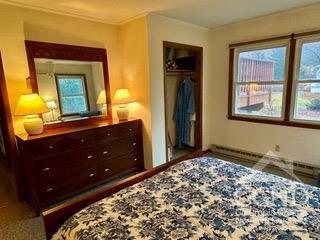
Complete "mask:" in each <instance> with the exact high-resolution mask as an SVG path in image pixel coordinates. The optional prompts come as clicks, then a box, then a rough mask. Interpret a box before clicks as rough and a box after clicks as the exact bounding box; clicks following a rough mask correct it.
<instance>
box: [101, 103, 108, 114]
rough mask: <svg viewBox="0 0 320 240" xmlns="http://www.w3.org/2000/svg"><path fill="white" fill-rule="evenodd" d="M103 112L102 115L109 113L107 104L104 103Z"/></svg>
mask: <svg viewBox="0 0 320 240" xmlns="http://www.w3.org/2000/svg"><path fill="white" fill-rule="evenodd" d="M101 114H102V115H107V104H102V107H101Z"/></svg>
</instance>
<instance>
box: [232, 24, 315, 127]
mask: <svg viewBox="0 0 320 240" xmlns="http://www.w3.org/2000/svg"><path fill="white" fill-rule="evenodd" d="M317 37H319V39H320V30H319V31H312V32H302V33H298V34H295V33H292V34H290V35H283V36H277V37H273V38H267V39H260V40H255V41H249V42H240V43H235V44H230V45H229V83H228V84H229V87H228V111H227V119H229V120H236V121H245V122H254V123H263V124H273V125H281V126H289V127H300V128H311V129H320V121H319V122H318V121H309V120H307V121H304V120H300V119H299V120H296V119H294V118H293V114H294V112H293V111H294V104H295V102H294V101H295V97H296V96H295V94H296V91H295V90H296V84H295V83H294V78H295V77H296V76H297V75H296V74H297V71H299V69H298V67H297V66H299V64H298V63H297V62H300V58H299V57H297V54H298V52H299V49H297V48H298V46H299V41H302V40H306V39H313V38H317ZM281 41H289V42H290V44H289V48H287V54H288V56H287V58H286V60H287V63H286V65H287V79H286V80H287V84H286V89H284V90H283V99H282V100H283V101H284V105H283V106H282V108H283V109H284V118H273V117H272V118H270V117H268V116H267V117H265V116H255V115H246V114H234V112H235V109H234V104H235V101H234V96H235V95H234V93H235V87H234V81H235V80H236V79H235V77H236V71H235V67H236V64H237V63H236V61H237V59H236V57H235V56H236V49H238V48H239V49H241V48H245V47H248V48H249V49H253V47H254V46H255V45H257V46H258V45H260V46H261V45H263V44H266V45H267V44H269V45H270V44H272V43H275V42H281ZM297 42H298V43H297Z"/></svg>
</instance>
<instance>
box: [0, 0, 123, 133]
mask: <svg viewBox="0 0 320 240" xmlns="http://www.w3.org/2000/svg"><path fill="white" fill-rule="evenodd" d="M25 40H36V41H46V42H54V43H62V44H72V45H83V46H89V47H101V48H106V49H107V54H108V62H109V74H110V85H111V91H112V92H113V91H114V90H115V89H116V88H119V87H122V84H123V83H122V79H121V57H120V46H119V27H118V26H113V25H108V24H102V23H96V22H90V21H86V20H81V19H77V18H72V17H66V16H62V15H56V14H51V13H44V12H40V11H35V10H30V9H24V8H19V7H13V6H8V5H3V4H0V50H1V53H2V58H3V64H4V70H5V76H6V80H7V85H8V92H9V96H10V105H11V108H12V110H13V112H14V108H15V106H16V104H17V101H18V98H19V96H20V94H22V93H27V92H30V91H31V90H30V89H27V86H26V80H25V79H26V78H27V77H28V76H29V73H28V65H27V58H26V52H25V47H24V41H25ZM14 125H15V131H16V132H17V133H21V132H23V131H24V130H23V127H22V124H21V121H20V120H19V119H17V118H16V119H15V124H14Z"/></svg>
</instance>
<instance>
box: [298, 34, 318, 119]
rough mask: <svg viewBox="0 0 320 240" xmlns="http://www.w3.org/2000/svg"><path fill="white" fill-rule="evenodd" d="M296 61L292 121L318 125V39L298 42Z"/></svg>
mask: <svg viewBox="0 0 320 240" xmlns="http://www.w3.org/2000/svg"><path fill="white" fill-rule="evenodd" d="M297 59H298V60H297V62H298V64H297V67H296V73H295V78H294V90H295V96H294V111H293V119H294V120H296V121H305V122H308V121H310V122H317V121H318V122H319V123H320V37H319V38H318V39H312V40H300V41H298V44H297Z"/></svg>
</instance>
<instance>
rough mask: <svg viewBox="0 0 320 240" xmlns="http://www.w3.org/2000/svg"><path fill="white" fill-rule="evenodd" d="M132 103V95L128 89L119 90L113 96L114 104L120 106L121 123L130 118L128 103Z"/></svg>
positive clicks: (118, 113) (119, 116)
mask: <svg viewBox="0 0 320 240" xmlns="http://www.w3.org/2000/svg"><path fill="white" fill-rule="evenodd" d="M131 101H132V99H131V94H130V92H129V90H128V89H126V88H122V89H117V90H116V92H115V94H114V96H113V103H115V104H119V105H118V108H117V115H118V118H119V120H120V121H124V120H127V119H128V117H129V108H128V105H127V104H128V103H130V102H131Z"/></svg>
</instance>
